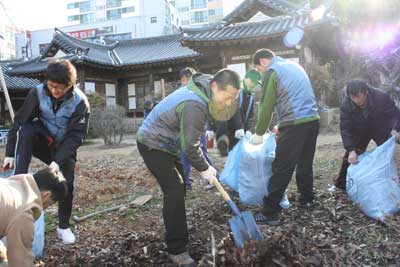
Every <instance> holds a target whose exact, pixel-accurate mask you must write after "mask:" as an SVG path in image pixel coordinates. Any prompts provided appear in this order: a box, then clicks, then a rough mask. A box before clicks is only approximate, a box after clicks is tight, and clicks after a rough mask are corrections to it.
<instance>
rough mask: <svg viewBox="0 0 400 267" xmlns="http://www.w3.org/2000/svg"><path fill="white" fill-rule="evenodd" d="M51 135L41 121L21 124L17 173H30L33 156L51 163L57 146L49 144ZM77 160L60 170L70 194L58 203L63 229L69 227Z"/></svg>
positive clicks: (66, 164)
mask: <svg viewBox="0 0 400 267" xmlns="http://www.w3.org/2000/svg"><path fill="white" fill-rule="evenodd" d="M49 136H50V135H49V133H48V131H47V129H46V128H45V127H44V126H43V125H42V124H41V123H40V122H34V123H29V124H24V125H22V126H21V128H20V130H19V131H18V140H17V147H16V157H15V174H23V173H28V169H29V164H30V162H31V159H32V156H35V157H36V158H38V159H40V160H41V161H43V162H44V163H46V164H50V163H51V162H52V161H53V160H54V155H55V153H56V151H57V148H56V145H50V144H49V141H48V137H49ZM75 161H76V159H75V158H71V159H68V160H67V162H66V163H64V164H62V165H60V170H61V172H62V173H63V174H64V177H65V179H66V180H67V183H68V195H67V197H66V199H65V200H64V201H61V202H59V203H58V224H59V227H60V228H62V229H66V228H69V219H70V217H71V212H72V200H73V191H74V178H75Z"/></svg>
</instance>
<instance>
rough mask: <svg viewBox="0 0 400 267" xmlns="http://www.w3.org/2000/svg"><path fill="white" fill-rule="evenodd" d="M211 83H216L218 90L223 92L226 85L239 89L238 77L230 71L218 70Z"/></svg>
mask: <svg viewBox="0 0 400 267" xmlns="http://www.w3.org/2000/svg"><path fill="white" fill-rule="evenodd" d="M211 82H216V83H217V85H218V89H219V90H225V88H226V86H227V85H231V86H233V87H235V88H237V89H240V76H239V74H238V73H237V72H236V71H233V70H230V69H222V70H219V71H218V72H217V73H216V74H215V75H214V78H213V79H212V80H211Z"/></svg>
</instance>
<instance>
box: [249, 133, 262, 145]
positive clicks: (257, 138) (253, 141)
mask: <svg viewBox="0 0 400 267" xmlns="http://www.w3.org/2000/svg"><path fill="white" fill-rule="evenodd" d="M262 142H263V137H262V135H258V134H253V135H252V136H251V138H250V144H252V145H259V144H262Z"/></svg>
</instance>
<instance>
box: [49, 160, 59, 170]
mask: <svg viewBox="0 0 400 267" xmlns="http://www.w3.org/2000/svg"><path fill="white" fill-rule="evenodd" d="M49 168H50V169H51V170H52V171H54V172H59V171H60V166H58V164H57V162H55V161H52V162H51V163H50V165H49Z"/></svg>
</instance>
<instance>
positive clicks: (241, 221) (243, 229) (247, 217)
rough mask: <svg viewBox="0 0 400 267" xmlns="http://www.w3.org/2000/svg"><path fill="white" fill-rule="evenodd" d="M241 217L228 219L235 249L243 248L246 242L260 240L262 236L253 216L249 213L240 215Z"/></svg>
mask: <svg viewBox="0 0 400 267" xmlns="http://www.w3.org/2000/svg"><path fill="white" fill-rule="evenodd" d="M240 215H241V217H239V216H234V217H232V218H231V219H229V226H230V227H231V231H232V234H233V238H234V240H235V245H236V246H237V247H240V248H243V247H244V244H245V243H246V242H248V241H251V240H255V241H260V240H262V239H263V238H262V234H261V232H260V229H259V228H258V226H257V224H256V221H255V220H254V217H253V214H252V213H251V212H250V211H245V212H241V213H240Z"/></svg>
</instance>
